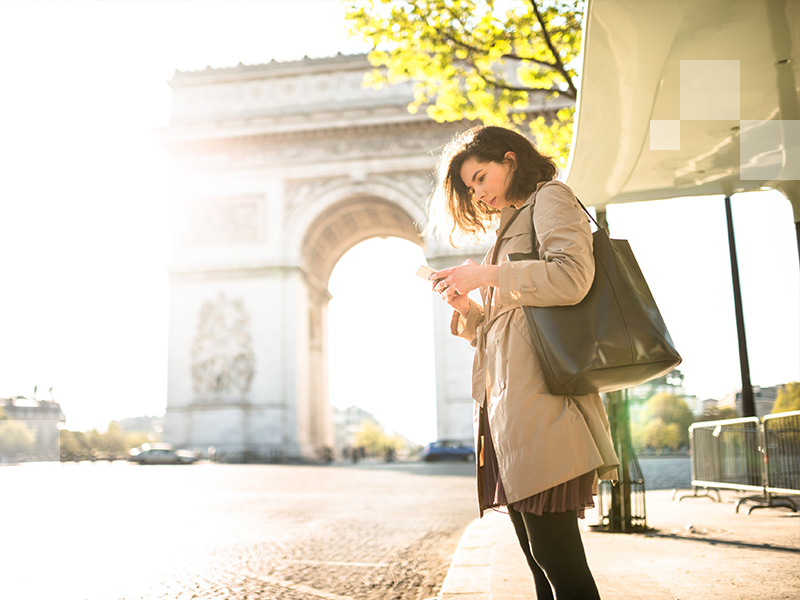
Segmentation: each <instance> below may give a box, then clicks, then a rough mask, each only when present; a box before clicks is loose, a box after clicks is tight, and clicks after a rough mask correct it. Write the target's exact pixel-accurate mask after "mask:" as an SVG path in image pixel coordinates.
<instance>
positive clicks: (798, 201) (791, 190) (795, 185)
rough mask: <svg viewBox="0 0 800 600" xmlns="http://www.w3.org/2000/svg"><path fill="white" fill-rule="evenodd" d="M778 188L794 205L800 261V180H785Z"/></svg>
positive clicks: (799, 258)
mask: <svg viewBox="0 0 800 600" xmlns="http://www.w3.org/2000/svg"><path fill="white" fill-rule="evenodd" d="M778 189H779V190H780V192H781V193H782V194H783V195H784V196H786V199H787V200H788V201H789V203H790V204H791V205H792V217H793V219H794V231H795V234H796V235H797V260H798V261H800V181H787V182H784V184H783V185H780V186H778ZM799 264H800V263H799Z"/></svg>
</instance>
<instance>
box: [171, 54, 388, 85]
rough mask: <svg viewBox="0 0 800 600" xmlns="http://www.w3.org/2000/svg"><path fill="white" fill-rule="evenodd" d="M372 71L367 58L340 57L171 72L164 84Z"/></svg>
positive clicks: (346, 55)
mask: <svg viewBox="0 0 800 600" xmlns="http://www.w3.org/2000/svg"><path fill="white" fill-rule="evenodd" d="M367 68H372V65H371V64H370V62H369V59H368V58H367V54H363V53H361V54H342V53H341V52H340V53H338V54H336V56H326V57H321V58H309V57H308V56H304V57H303V58H301V59H299V60H289V61H276V60H271V61H270V62H268V63H259V64H254V65H245V64H243V63H239V64H238V65H236V66H233V67H206V68H205V69H201V70H197V71H180V70H177V69H176V70H175V73H174V75H173V77H172V79H171V80H170V81H169V82H168V83H169V85H170V87H172V88H178V87H189V86H197V85H208V84H215V83H223V82H231V81H245V80H250V79H264V78H265V77H287V76H292V75H304V74H316V73H323V74H327V73H330V72H331V70H336V71H337V72H342V71H345V70H352V71H356V70H359V71H362V70H364V69H367Z"/></svg>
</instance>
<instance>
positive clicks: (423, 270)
mask: <svg viewBox="0 0 800 600" xmlns="http://www.w3.org/2000/svg"><path fill="white" fill-rule="evenodd" d="M434 273H436V269H431V268H430V267H429V266H428V265H422V266H421V267H420V268H419V269H417V277H422V278H423V279H428V278H430V276H431V275H433V274H434Z"/></svg>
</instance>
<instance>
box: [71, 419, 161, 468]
mask: <svg viewBox="0 0 800 600" xmlns="http://www.w3.org/2000/svg"><path fill="white" fill-rule="evenodd" d="M154 441H157V440H154V439H152V437H151V436H150V435H148V434H147V433H125V432H124V431H122V429H121V428H120V426H119V424H118V423H117V422H116V421H111V423H109V424H108V429H107V430H106V431H105V432H104V433H100V432H99V431H97V429H91V430H89V431H68V430H66V429H64V430H62V431H61V457H62V459H64V460H87V459H88V460H94V459H98V458H103V459H105V458H111V459H115V458H126V457H127V455H128V451H129V450H130V449H131V448H136V447H138V446H141V445H142V444H143V443H145V442H154Z"/></svg>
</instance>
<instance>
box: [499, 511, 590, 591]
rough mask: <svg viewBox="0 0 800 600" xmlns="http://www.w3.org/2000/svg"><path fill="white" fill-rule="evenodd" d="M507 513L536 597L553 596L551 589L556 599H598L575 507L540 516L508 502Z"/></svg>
mask: <svg viewBox="0 0 800 600" xmlns="http://www.w3.org/2000/svg"><path fill="white" fill-rule="evenodd" d="M508 514H509V516H510V517H511V522H512V523H513V524H514V530H515V531H516V533H517V538H518V539H519V544H520V546H522V551H523V552H524V553H525V558H526V559H527V560H528V566H529V567H530V569H531V573H533V582H534V584H535V586H536V598H537V599H538V600H553V599H554V596H553V592H555V598H557V600H600V594H599V593H598V592H597V586H596V585H595V583H594V578H593V577H592V573H591V571H590V570H589V565H588V563H587V562H586V554H585V553H584V550H583V542H581V533H580V530H579V529H578V512H577V511H575V510H572V511H568V512H563V513H543V514H542V515H541V516H539V515H535V514H533V513H524V512H523V513H521V512H518V511H516V510H514V509H513V508H511V507H510V506H509V507H508ZM551 586H552V587H551Z"/></svg>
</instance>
